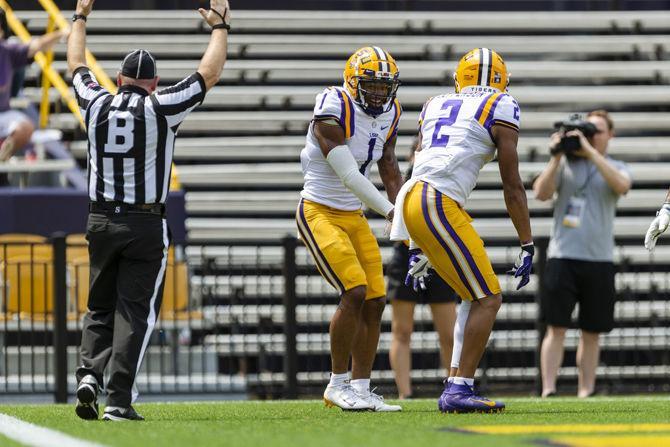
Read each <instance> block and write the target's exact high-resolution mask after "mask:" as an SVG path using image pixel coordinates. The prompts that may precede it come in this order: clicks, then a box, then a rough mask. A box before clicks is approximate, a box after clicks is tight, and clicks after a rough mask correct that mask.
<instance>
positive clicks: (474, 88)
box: [461, 85, 500, 93]
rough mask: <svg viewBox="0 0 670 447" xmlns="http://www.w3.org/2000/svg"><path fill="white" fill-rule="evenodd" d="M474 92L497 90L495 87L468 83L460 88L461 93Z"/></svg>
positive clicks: (493, 91) (494, 91) (495, 91)
mask: <svg viewBox="0 0 670 447" xmlns="http://www.w3.org/2000/svg"><path fill="white" fill-rule="evenodd" d="M476 92H488V93H498V92H500V90H498V89H497V88H495V87H488V86H485V85H469V86H467V87H464V88H462V89H461V93H476Z"/></svg>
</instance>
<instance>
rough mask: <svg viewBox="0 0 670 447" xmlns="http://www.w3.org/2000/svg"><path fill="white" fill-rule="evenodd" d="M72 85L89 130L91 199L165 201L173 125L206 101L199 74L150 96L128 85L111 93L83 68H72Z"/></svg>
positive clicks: (89, 185) (170, 159)
mask: <svg viewBox="0 0 670 447" xmlns="http://www.w3.org/2000/svg"><path fill="white" fill-rule="evenodd" d="M72 83H73V85H74V91H75V95H76V97H77V101H78V102H79V108H80V109H81V113H82V116H84V119H85V124H86V129H87V133H88V196H89V198H90V200H91V201H94V202H105V201H115V202H124V203H128V204H150V203H165V199H166V198H167V194H168V189H169V186H170V172H171V167H172V156H173V153H174V141H175V136H176V133H177V128H178V127H179V125H180V124H181V122H182V121H183V120H184V119H185V118H186V116H187V115H188V114H189V112H191V111H192V110H193V109H194V108H195V107H196V106H197V105H199V104H201V103H202V101H203V100H204V99H205V93H206V88H205V81H204V79H203V78H202V76H201V75H200V74H199V73H197V72H196V73H194V74H192V75H191V76H189V77H188V78H186V79H184V80H182V81H181V82H179V83H177V84H175V85H173V86H172V87H168V88H165V89H162V90H159V91H156V92H154V93H153V94H151V95H149V94H148V93H147V92H146V91H145V90H144V89H142V88H139V87H136V86H132V85H125V86H122V87H120V88H119V91H118V93H117V94H116V95H112V94H110V93H109V92H108V91H107V90H105V89H104V88H102V87H101V86H100V85H99V84H98V81H97V80H96V79H95V76H94V75H93V73H91V71H90V70H89V69H88V68H87V67H80V68H78V69H77V70H75V72H74V77H73V81H72Z"/></svg>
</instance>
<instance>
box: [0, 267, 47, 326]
mask: <svg viewBox="0 0 670 447" xmlns="http://www.w3.org/2000/svg"><path fill="white" fill-rule="evenodd" d="M1 273H2V279H3V285H4V289H5V291H6V294H7V295H6V296H7V304H6V309H5V310H6V312H7V313H10V314H19V315H31V316H45V315H47V314H50V313H51V312H52V311H53V303H54V297H53V261H52V259H51V258H38V257H34V256H33V257H30V256H26V257H22V256H15V257H12V258H10V259H7V260H5V261H4V262H3V263H2V272H1Z"/></svg>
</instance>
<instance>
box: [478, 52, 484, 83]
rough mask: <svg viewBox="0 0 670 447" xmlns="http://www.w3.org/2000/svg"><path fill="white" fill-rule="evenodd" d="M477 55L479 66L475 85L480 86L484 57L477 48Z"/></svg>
mask: <svg viewBox="0 0 670 447" xmlns="http://www.w3.org/2000/svg"><path fill="white" fill-rule="evenodd" d="M477 55H478V57H479V65H478V66H477V85H482V71H483V70H482V69H483V68H484V67H483V66H482V65H483V62H484V56H483V54H482V49H481V48H477Z"/></svg>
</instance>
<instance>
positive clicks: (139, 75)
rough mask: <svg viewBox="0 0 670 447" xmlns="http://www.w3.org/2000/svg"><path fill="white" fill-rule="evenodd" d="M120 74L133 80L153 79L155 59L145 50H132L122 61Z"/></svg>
mask: <svg viewBox="0 0 670 447" xmlns="http://www.w3.org/2000/svg"><path fill="white" fill-rule="evenodd" d="M121 74H122V75H123V76H127V77H129V78H133V79H153V78H155V77H156V59H154V57H153V56H152V55H151V53H149V52H148V51H147V50H133V51H131V52H130V53H128V54H127V55H126V57H125V58H124V59H123V63H122V64H121Z"/></svg>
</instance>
